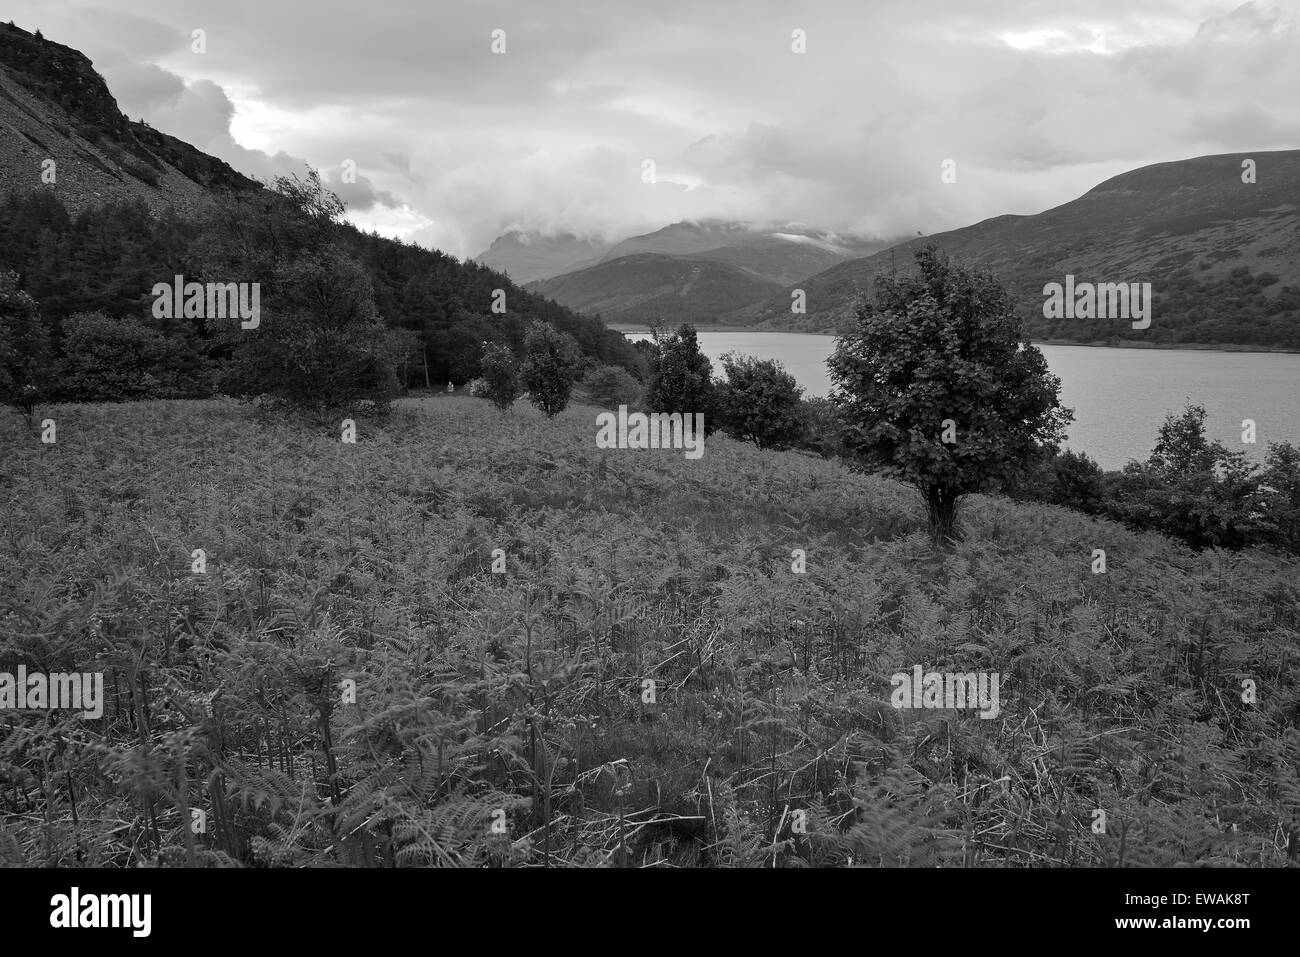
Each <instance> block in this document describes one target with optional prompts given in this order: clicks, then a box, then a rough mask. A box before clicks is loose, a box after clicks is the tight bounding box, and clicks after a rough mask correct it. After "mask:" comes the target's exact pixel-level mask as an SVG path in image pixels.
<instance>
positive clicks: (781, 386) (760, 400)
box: [717, 352, 804, 449]
mask: <svg viewBox="0 0 1300 957" xmlns="http://www.w3.org/2000/svg"><path fill="white" fill-rule="evenodd" d="M722 368H723V371H724V372H725V373H726V376H727V378H726V381H725V382H724V383H723V384H722V385H721V386H720V387H718V389H717V405H718V414H719V417H720V418H721V421H722V426H723V428H724V429H726V430H727V432H729V433H731V434H732V435H734V436H735V437H736V438H738V439H741V440H744V441H749V442H753V443H754V444H755V445H756V446H758V447H759V448H760V449H784V448H789V447H790V446H791V445H793V444H794V443H795V442H797V441H798V439H799V436H800V434H801V433H802V431H803V425H804V422H803V418H802V417H801V415H800V410H799V399H800V396H801V395H802V394H803V389H802V388H801V387H800V386H799V384H798V383H797V382H796V381H795V378H794V376H792V375H790V373H788V372H786V371H785V368H784V366H782V365H781V363H780V362H778V361H776V360H775V359H758V358H755V357H754V356H741V355H737V354H736V353H734V352H729V353H727V354H726V355H724V356H723V357H722Z"/></svg>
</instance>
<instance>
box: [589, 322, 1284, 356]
mask: <svg viewBox="0 0 1300 957" xmlns="http://www.w3.org/2000/svg"><path fill="white" fill-rule="evenodd" d="M605 326H606V328H608V329H612V330H613V331H615V332H621V333H622V334H623V335H625V336H626V335H642V336H648V335H649V334H650V329H649V327H648V326H646V325H644V324H637V323H625V322H619V323H612V322H607V323H605ZM695 331H696V332H744V333H754V334H756V335H761V334H764V333H766V334H785V335H793V336H828V337H831V338H834V337H836V336H838V335H839V333H836V332H805V331H803V330H801V329H762V328H756V327H753V326H720V325H717V324H716V323H713V324H710V325H697V326H695ZM1029 341H1030V342H1031V343H1032V344H1033V345H1036V346H1078V347H1079V348H1083V349H1158V350H1160V351H1162V352H1254V353H1258V354H1259V355H1292V356H1294V355H1300V349H1287V348H1282V347H1276V346H1261V345H1245V344H1242V343H1235V342H1135V341H1133V340H1131V339H1120V340H1117V341H1115V342H1098V341H1092V342H1076V341H1074V340H1072V339H1030V340H1029Z"/></svg>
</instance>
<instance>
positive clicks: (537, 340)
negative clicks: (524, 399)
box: [519, 319, 582, 418]
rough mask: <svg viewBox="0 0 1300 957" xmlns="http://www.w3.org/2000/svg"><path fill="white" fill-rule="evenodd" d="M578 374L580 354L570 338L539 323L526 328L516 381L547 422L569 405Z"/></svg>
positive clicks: (537, 321) (580, 361)
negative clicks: (522, 359) (522, 357)
mask: <svg viewBox="0 0 1300 957" xmlns="http://www.w3.org/2000/svg"><path fill="white" fill-rule="evenodd" d="M581 371H582V350H581V348H579V346H578V342H577V340H576V339H574V338H573V336H571V335H569V334H568V333H566V332H560V330H558V329H556V328H555V327H554V326H552V325H550V324H549V323H545V322H542V321H541V320H540V319H538V320H534V321H533V323H532V324H531V325H529V327H528V332H527V333H526V334H525V335H524V361H523V365H522V366H521V367H520V370H519V377H520V379H521V380H522V382H523V385H524V388H525V389H527V390H528V401H529V402H531V403H532V404H533V405H535V406H536V407H537V408H539V409H541V410H542V411H543V412H545V413H546V416H547V418H551V417H553V416H555V415H556V414H557V413H559V412H562V411H563V410H564V407H565V406H567V405H568V404H569V397H570V396H571V395H572V394H573V386H574V383H576V382H577V381H578V376H579V375H580V374H581Z"/></svg>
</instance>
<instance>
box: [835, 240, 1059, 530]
mask: <svg viewBox="0 0 1300 957" xmlns="http://www.w3.org/2000/svg"><path fill="white" fill-rule="evenodd" d="M916 263H917V266H918V267H919V272H918V273H916V274H890V275H885V276H881V277H880V278H879V279H878V280H877V285H876V301H875V303H874V304H872V303H870V302H868V301H865V300H864V301H861V302H859V304H858V307H857V328H856V329H855V330H854V331H852V332H850V333H848V334H847V335H845V336H843V337H841V338H840V339H838V340H837V341H836V343H835V351H834V353H833V354H832V355H831V358H830V359H829V360H828V362H827V364H828V366H829V367H830V371H831V378H832V380H833V382H834V391H833V393H832V398H833V399H834V400H835V402H836V403H837V404H838V405H839V406H840V409H841V412H842V415H843V419H844V441H845V446H846V450H847V451H848V453H849V455H850V457H851V458H853V459H855V460H856V461H857V463H858V465H859V467H874V468H878V469H881V470H883V471H884V472H885V473H886V474H889V475H892V476H893V477H895V478H898V479H900V480H902V481H905V482H908V483H909V484H911V485H913V486H915V487H916V488H917V489H918V490H919V491H920V493H921V495H922V497H923V498H924V500H925V506H926V511H927V515H928V518H929V526H930V535H931V537H932V538H933V539H934V541H935V542H936V543H942V542H946V541H947V540H948V539H950V538H951V537H952V536H953V533H954V526H955V524H956V516H957V503H958V500H959V499H960V498H961V496H963V495H965V494H967V493H969V492H977V491H981V490H984V489H988V488H992V487H996V486H997V485H999V484H1001V483H1002V482H1005V481H1008V480H1010V479H1012V478H1014V477H1015V476H1016V475H1017V474H1019V473H1020V471H1021V470H1022V469H1023V468H1025V467H1026V466H1027V465H1028V464H1029V463H1031V462H1032V461H1034V460H1035V459H1036V458H1037V457H1038V456H1040V455H1042V454H1044V453H1045V452H1049V451H1052V450H1055V449H1056V448H1057V447H1058V446H1059V444H1060V442H1061V440H1062V439H1063V438H1064V433H1065V426H1066V425H1067V424H1068V423H1069V422H1070V421H1071V419H1073V417H1074V416H1073V413H1071V412H1070V410H1069V409H1064V408H1062V407H1061V404H1060V401H1059V390H1060V385H1061V383H1060V380H1059V379H1058V378H1057V377H1056V376H1054V375H1052V374H1051V373H1049V372H1048V371H1047V361H1046V360H1045V359H1044V358H1043V354H1042V353H1041V352H1039V351H1038V350H1037V349H1036V348H1034V347H1033V346H1032V345H1030V344H1029V342H1028V340H1027V339H1026V338H1025V334H1024V330H1023V328H1022V324H1021V321H1020V319H1019V318H1018V317H1017V316H1016V314H1015V312H1014V311H1013V309H1012V303H1011V297H1010V294H1009V293H1008V292H1007V290H1006V289H1005V288H1003V287H1002V286H1001V285H1000V284H999V283H998V282H997V280H996V279H995V278H994V277H992V276H991V275H989V274H987V273H983V272H977V271H975V270H972V269H970V268H967V267H965V266H961V265H955V264H952V263H950V262H949V260H948V257H947V256H946V255H944V254H943V252H942V251H941V250H940V249H939V247H938V246H937V245H936V244H934V243H927V244H926V245H924V246H922V247H921V248H920V249H918V250H917V251H916Z"/></svg>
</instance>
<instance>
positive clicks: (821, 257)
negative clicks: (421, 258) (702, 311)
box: [474, 220, 889, 283]
mask: <svg viewBox="0 0 1300 957" xmlns="http://www.w3.org/2000/svg"><path fill="white" fill-rule="evenodd" d="M887 245H889V243H888V242H885V241H879V240H864V239H857V238H855V237H851V236H839V235H836V234H834V233H830V232H826V231H825V230H814V229H809V228H807V227H804V226H799V225H797V224H789V225H786V226H784V227H781V228H779V229H778V228H775V227H773V228H759V227H756V226H752V225H748V224H745V223H738V222H729V221H726V220H704V221H702V222H681V223H672V224H671V225H668V226H665V227H663V228H662V229H657V230H655V231H654V232H651V233H645V234H643V235H639V236H631V237H629V238H627V239H624V240H621V241H619V242H617V243H612V244H611V243H601V242H599V241H598V240H592V239H580V238H578V237H577V236H574V235H573V234H571V233H561V234H559V235H554V236H547V235H543V234H540V233H524V232H520V231H518V230H514V231H511V232H509V233H506V234H505V235H502V236H498V237H497V238H496V240H494V241H493V243H492V245H491V246H490V247H489V248H488V249H486V250H485V251H483V252H482V253H480V254H479V255H478V256H475V257H474V260H475V261H476V262H480V263H482V264H483V265H485V266H491V267H492V268H494V269H499V270H501V271H502V272H506V273H508V274H509V275H510V276H511V277H512V278H513V279H514V280H515V281H516V282H521V283H526V282H535V281H542V280H545V279H554V278H556V277H558V276H562V275H564V274H566V273H570V272H577V271H579V270H582V269H586V268H587V267H589V266H592V265H595V264H597V263H602V262H610V261H612V260H615V259H622V258H623V257H625V256H632V255H639V254H644V253H657V254H660V255H665V256H686V257H690V258H695V259H709V260H713V261H715V262H725V263H729V264H731V265H733V266H735V267H737V268H738V269H740V270H742V271H743V272H747V273H749V274H750V275H752V276H754V277H756V278H758V279H763V280H767V281H770V282H778V283H789V282H797V281H798V280H800V279H803V278H805V277H807V276H811V275H813V274H814V273H818V272H821V271H822V270H823V269H826V268H828V267H830V266H833V265H835V264H836V263H840V262H844V261H845V260H846V259H854V258H857V257H860V256H865V255H867V254H869V253H873V252H875V251H876V250H878V249H882V248H884V247H885V246H887Z"/></svg>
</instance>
